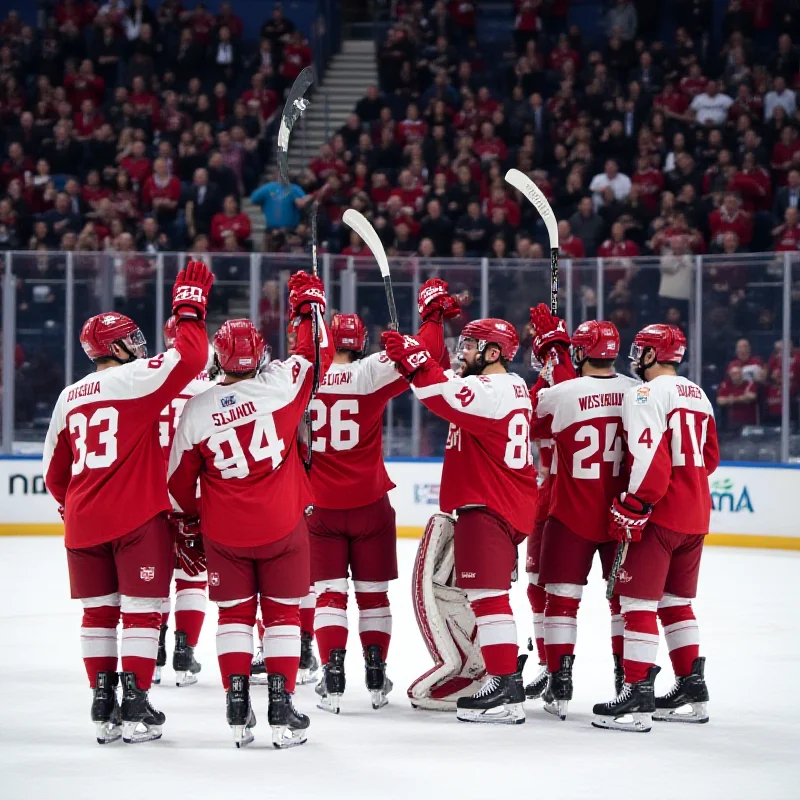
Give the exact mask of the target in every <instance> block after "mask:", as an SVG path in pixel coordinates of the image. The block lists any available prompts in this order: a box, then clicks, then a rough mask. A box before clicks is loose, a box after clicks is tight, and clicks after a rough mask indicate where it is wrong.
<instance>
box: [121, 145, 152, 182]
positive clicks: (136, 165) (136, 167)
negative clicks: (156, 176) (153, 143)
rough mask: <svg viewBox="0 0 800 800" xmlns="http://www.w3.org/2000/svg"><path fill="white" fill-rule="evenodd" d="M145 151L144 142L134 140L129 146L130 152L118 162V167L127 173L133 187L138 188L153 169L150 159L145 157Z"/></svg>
mask: <svg viewBox="0 0 800 800" xmlns="http://www.w3.org/2000/svg"><path fill="white" fill-rule="evenodd" d="M145 152H146V151H145V145H144V142H134V143H133V145H132V146H131V154H130V155H129V156H125V157H124V158H122V159H121V160H120V162H119V165H120V167H122V169H124V170H125V172H127V173H128V176H129V177H130V179H131V182H132V183H133V185H134V188H136V189H139V190H141V188H142V187H143V186H144V183H145V181H146V180H147V179H148V178H149V177H150V174H151V172H152V171H153V167H152V164H151V163H150V159H149V158H147V156H146V155H145Z"/></svg>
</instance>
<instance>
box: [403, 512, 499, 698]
mask: <svg viewBox="0 0 800 800" xmlns="http://www.w3.org/2000/svg"><path fill="white" fill-rule="evenodd" d="M454 533H455V528H454V524H453V518H452V517H450V516H448V515H446V514H434V515H433V516H432V517H431V518H430V520H428V525H427V527H426V528H425V533H424V535H423V537H422V541H421V542H420V545H419V549H418V550H417V557H416V560H415V562H414V574H413V579H412V594H413V602H414V613H415V614H416V617H417V624H418V625H419V629H420V632H421V633H422V637H423V638H424V639H425V644H426V646H427V648H428V652H429V653H430V655H431V658H432V659H433V661H434V666H433V667H432V668H431V669H429V670H428V671H427V672H426V673H424V674H423V675H420V677H419V678H417V679H416V680H415V681H414V682H413V683H412V684H411V686H410V687H409V688H408V697H409V699H410V700H411V705H412V706H413V707H414V708H422V709H426V710H429V711H455V710H456V701H457V700H458V698H459V697H468V696H470V695H471V694H473V693H474V692H475V691H477V689H478V688H479V686H480V681H481V680H482V679H483V678H484V677H485V675H486V668H485V666H484V663H483V656H482V655H481V650H480V647H479V646H478V642H477V639H478V627H477V623H476V621H475V614H474V613H473V612H472V609H471V608H470V605H469V602H468V601H467V596H466V593H465V592H464V590H463V589H459V588H458V587H457V586H456V585H455V583H456V580H455V549H454Z"/></svg>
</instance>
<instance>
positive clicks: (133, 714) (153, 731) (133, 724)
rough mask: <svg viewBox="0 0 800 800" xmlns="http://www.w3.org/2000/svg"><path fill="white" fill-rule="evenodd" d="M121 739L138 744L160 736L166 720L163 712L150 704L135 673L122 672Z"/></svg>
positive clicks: (145, 691) (127, 742)
mask: <svg viewBox="0 0 800 800" xmlns="http://www.w3.org/2000/svg"><path fill="white" fill-rule="evenodd" d="M120 712H121V716H122V741H123V742H125V743H126V744H139V743H140V742H150V741H153V740H155V739H160V738H161V726H162V725H163V724H164V722H165V721H166V719H167V718H166V716H165V715H164V713H163V712H161V711H157V710H156V709H155V708H153V706H151V705H150V701H149V699H148V697H147V690H145V689H140V688H139V687H138V686H137V684H136V675H134V673H132V672H123V673H122V707H121V709H120Z"/></svg>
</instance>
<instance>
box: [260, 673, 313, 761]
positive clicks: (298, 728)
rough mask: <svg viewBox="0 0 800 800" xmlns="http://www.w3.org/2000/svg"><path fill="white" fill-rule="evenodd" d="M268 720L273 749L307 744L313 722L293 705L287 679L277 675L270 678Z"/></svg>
mask: <svg viewBox="0 0 800 800" xmlns="http://www.w3.org/2000/svg"><path fill="white" fill-rule="evenodd" d="M267 718H268V720H269V726H270V728H272V745H273V747H277V748H278V749H280V750H283V749H284V748H286V747H296V746H297V745H300V744H304V743H305V741H306V729H307V728H308V726H309V725H310V724H311V720H309V718H308V717H307V716H306V715H305V714H301V713H299V712H298V711H297V709H296V708H295V707H294V706H293V705H292V696H291V695H290V694H289V692H287V691H286V678H285V677H284V676H283V675H280V674H277V673H276V674H274V675H270V676H269V711H268V712H267Z"/></svg>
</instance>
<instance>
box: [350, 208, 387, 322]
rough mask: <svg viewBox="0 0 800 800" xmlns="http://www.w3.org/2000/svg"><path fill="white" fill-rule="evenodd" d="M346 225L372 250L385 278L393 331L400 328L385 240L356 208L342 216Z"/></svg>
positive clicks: (384, 285)
mask: <svg viewBox="0 0 800 800" xmlns="http://www.w3.org/2000/svg"><path fill="white" fill-rule="evenodd" d="M342 220H343V221H344V223H345V225H347V226H349V227H350V228H352V229H353V230H354V231H355V232H356V233H357V234H358V235H359V236H360V237H361V238H362V239H363V240H364V243H365V244H366V245H367V247H369V249H370V250H371V251H372V255H374V256H375V260H376V261H377V262H378V268H379V269H380V271H381V277H382V278H383V288H384V290H385V291H386V302H387V303H388V304H389V320H390V322H389V327H390V328H391V329H392V330H393V331H397V330H400V326H399V324H398V322H397V308H396V307H395V304H394V290H393V289H392V274H391V273H390V272H389V259H387V258H386V251H385V250H384V249H383V242H381V239H380V237H379V236H378V234H377V233H376V231H375V228H373V227H372V225H371V224H370V222H369V220H368V219H367V218H366V217H365V216H364V215H363V214H362V213H361V212H360V211H356V210H355V209H354V208H348V209H347V211H345V212H344V216H343V217H342Z"/></svg>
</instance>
